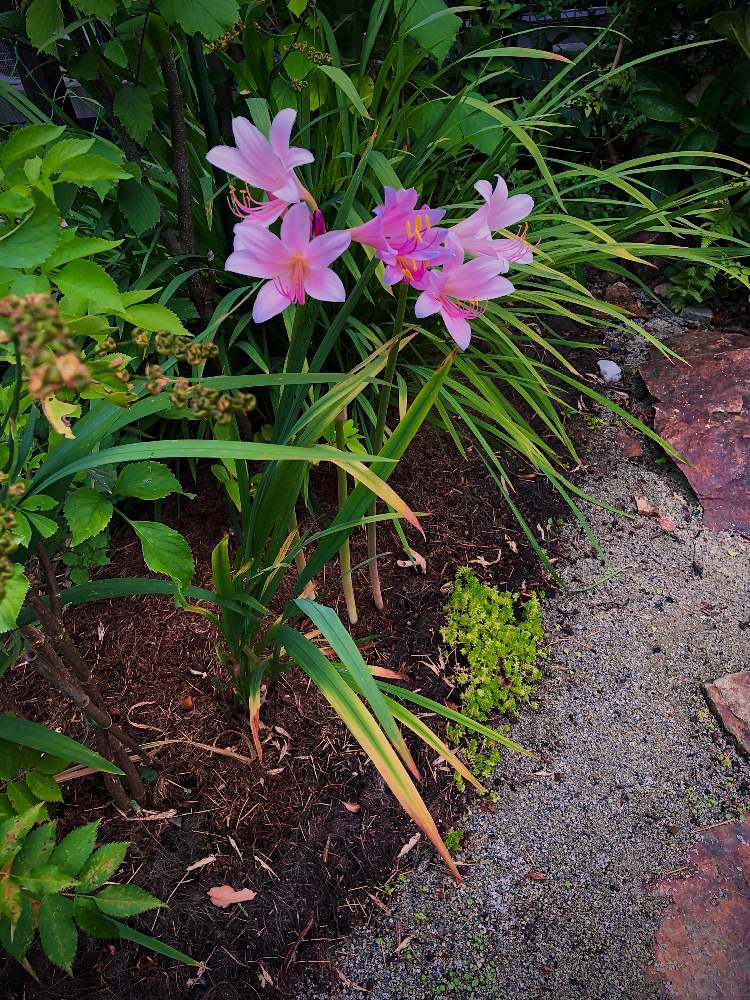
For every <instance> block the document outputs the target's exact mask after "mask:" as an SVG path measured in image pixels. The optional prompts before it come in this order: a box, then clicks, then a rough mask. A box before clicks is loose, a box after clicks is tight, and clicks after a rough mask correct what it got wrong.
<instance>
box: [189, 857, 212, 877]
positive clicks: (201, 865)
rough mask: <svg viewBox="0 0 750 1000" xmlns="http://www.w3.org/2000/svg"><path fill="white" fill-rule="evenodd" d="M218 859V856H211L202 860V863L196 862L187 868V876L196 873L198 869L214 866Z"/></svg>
mask: <svg viewBox="0 0 750 1000" xmlns="http://www.w3.org/2000/svg"><path fill="white" fill-rule="evenodd" d="M217 857H218V855H217V854H209V855H208V856H207V857H205V858H201V859H200V861H194V862H193V863H192V865H188V866H187V868H186V869H185V874H186V875H187V873H188V872H194V871H195V870H196V869H197V868H205V867H206V865H211V864H213V863H214V861H216V859H217Z"/></svg>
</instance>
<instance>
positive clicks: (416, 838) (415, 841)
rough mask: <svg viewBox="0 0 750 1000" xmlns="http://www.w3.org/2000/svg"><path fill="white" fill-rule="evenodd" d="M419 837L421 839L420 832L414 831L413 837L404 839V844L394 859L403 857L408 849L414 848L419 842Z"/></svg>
mask: <svg viewBox="0 0 750 1000" xmlns="http://www.w3.org/2000/svg"><path fill="white" fill-rule="evenodd" d="M421 839H422V834H421V833H415V834H414V836H413V837H411V838H410V839H409V840H407V841H406V843H405V844H404V846H403V847H402V848H401V850H400V851H399V852H398V854H397V855H396V859H397V860H398V858H403V857H404V856H405V855H407V854H408V853H409V851H411V850H412V849H413V848H415V847H416V846H417V844H418V843H419V841H420V840H421Z"/></svg>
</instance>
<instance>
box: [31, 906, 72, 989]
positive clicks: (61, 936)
mask: <svg viewBox="0 0 750 1000" xmlns="http://www.w3.org/2000/svg"><path fill="white" fill-rule="evenodd" d="M39 938H40V940H41V942H42V948H44V953H45V954H46V956H47V958H48V959H49V960H50V962H52V963H53V964H54V965H56V966H57V967H58V968H60V969H64V970H65V971H66V972H71V971H72V966H73V959H74V958H75V957H76V949H77V947H78V930H77V928H76V925H75V923H74V922H73V900H72V899H67V898H66V897H65V896H47V897H46V898H45V899H43V900H42V903H41V906H40V907H39Z"/></svg>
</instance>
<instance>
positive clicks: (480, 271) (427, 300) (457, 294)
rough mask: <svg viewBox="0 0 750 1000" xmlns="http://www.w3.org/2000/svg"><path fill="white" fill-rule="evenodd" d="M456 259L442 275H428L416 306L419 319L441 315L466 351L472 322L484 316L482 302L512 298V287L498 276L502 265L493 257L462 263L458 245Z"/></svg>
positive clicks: (434, 272) (447, 266)
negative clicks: (507, 296) (502, 297)
mask: <svg viewBox="0 0 750 1000" xmlns="http://www.w3.org/2000/svg"><path fill="white" fill-rule="evenodd" d="M449 243H452V247H451V248H452V249H454V251H455V254H456V256H455V257H454V258H453V260H452V261H451V262H450V263H448V264H446V265H445V267H443V269H442V270H441V271H430V272H429V273H428V274H426V275H425V277H424V281H423V284H422V288H423V289H424V290H423V292H422V294H421V295H420V296H419V298H418V299H417V301H416V303H415V306H414V313H415V315H416V316H417V318H418V319H424V318H425V317H426V316H433V315H434V314H435V313H438V312H439V313H440V315H441V317H442V319H443V322H444V323H445V326H446V328H447V330H448V333H449V334H450V335H451V337H453V339H454V340H455V342H456V343H457V344H458V346H459V347H460V348H461V350H465V349H466V348H467V347H468V346H469V342H470V341H471V325H470V324H469V322H468V321H469V320H470V319H476V317H477V316H481V315H482V311H483V310H482V308H481V307H480V306H479V303H480V302H484V301H486V300H487V299H497V298H500V296H502V295H509V294H510V293H511V292H512V291H513V285H512V284H511V283H510V282H509V281H508V279H507V278H501V277H500V276H499V275H500V273H501V271H502V270H503V262H502V261H501V260H498V259H493V258H491V257H475V258H474V259H473V260H470V261H469V262H468V263H466V264H464V262H463V252H462V250H461V248H460V246H459V245H458V244H457V243H456V242H455V241H449Z"/></svg>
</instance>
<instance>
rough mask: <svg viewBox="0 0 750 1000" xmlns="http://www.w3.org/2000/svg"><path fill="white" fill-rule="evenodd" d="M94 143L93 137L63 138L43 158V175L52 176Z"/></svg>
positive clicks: (86, 151)
mask: <svg viewBox="0 0 750 1000" xmlns="http://www.w3.org/2000/svg"><path fill="white" fill-rule="evenodd" d="M93 145H94V140H93V139H61V140H60V142H56V143H55V145H54V146H52V148H51V149H50V151H49V152H48V153H47V155H46V156H45V157H44V159H43V160H42V176H43V177H51V176H52V174H56V173H57V172H58V170H62V168H63V167H64V166H65V164H66V163H69V162H70V160H74V159H75V158H76V157H77V156H83V155H84V154H85V153H88V151H89V150H90V149H91V147H92V146H93Z"/></svg>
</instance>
